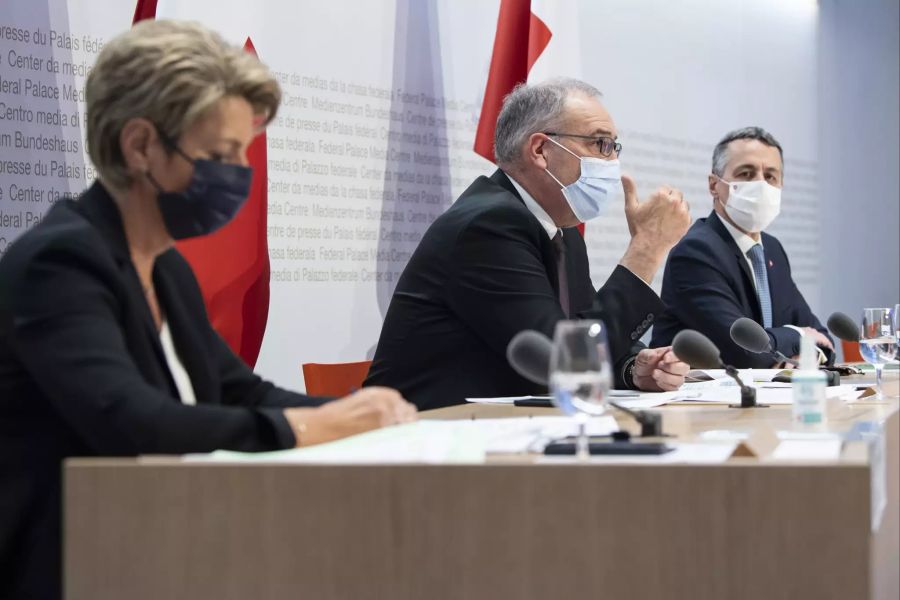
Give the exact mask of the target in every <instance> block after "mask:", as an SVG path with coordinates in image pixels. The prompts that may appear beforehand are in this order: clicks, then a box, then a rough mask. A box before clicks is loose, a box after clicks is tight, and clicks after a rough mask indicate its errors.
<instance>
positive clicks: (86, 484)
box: [64, 403, 900, 600]
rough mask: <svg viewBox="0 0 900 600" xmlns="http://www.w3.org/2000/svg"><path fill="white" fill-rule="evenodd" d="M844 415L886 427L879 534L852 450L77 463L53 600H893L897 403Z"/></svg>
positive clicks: (772, 417) (703, 413) (898, 578)
mask: <svg viewBox="0 0 900 600" xmlns="http://www.w3.org/2000/svg"><path fill="white" fill-rule="evenodd" d="M463 410H470V408H467V407H461V408H459V409H458V411H463ZM689 410H690V409H678V408H674V409H668V408H667V409H665V415H666V418H667V419H668V418H669V416H670V415H671V416H672V419H671V422H672V423H675V424H677V423H678V422H679V419H680V420H682V421H684V420H687V422H689V423H698V424H699V423H702V424H703V425H704V426H710V425H711V424H712V423H713V422H714V421H715V419H716V418H719V419H741V420H743V421H742V422H743V424H747V423H748V422H753V419H752V418H751V419H749V420H748V417H747V416H746V415H747V414H749V413H746V412H743V413H742V411H732V412H731V413H728V412H723V411H725V410H727V409H720V410H719V412H718V415H719V416H718V417H715V414H716V413H715V411H713V409H707V410H702V409H701V410H695V411H693V412H694V413H696V416H693V417H692V416H690V413H689V412H682V413H670V412H669V411H689ZM766 410H770V411H772V412H766V413H761V414H760V415H759V418H760V419H763V420H764V421H771V422H773V423H775V422H779V421H782V420H783V418H784V415H782V416H780V417H779V416H778V414H776V411H783V410H784V409H781V408H779V409H775V408H773V409H766ZM787 410H788V411H789V408H788V409H787ZM854 410H855V411H856V413H855V414H854V415H853V418H851V419H850V420H854V419H855V418H859V419H872V418H886V422H885V426H886V444H887V448H886V450H887V451H886V473H887V508H886V510H885V512H884V516H883V519H882V522H881V526H880V528H879V529H878V531H877V532H875V533H873V532H872V531H871V514H870V505H871V496H870V489H871V465H870V464H869V460H868V458H867V457H866V452H865V451H864V449H863V452H859V448H855V449H854V448H849V449H848V451H845V453H844V457H842V458H841V459H840V460H839V461H835V462H832V463H814V464H812V463H811V464H774V463H768V462H765V461H759V460H757V459H755V458H747V459H732V460H731V461H729V462H727V463H725V464H720V465H711V466H704V465H598V464H586V465H579V464H567V465H546V464H534V463H531V462H527V461H525V462H510V461H500V462H489V463H488V464H484V465H376V466H325V465H321V466H320V465H287V464H262V465H260V464H209V463H182V462H181V461H179V460H177V459H157V460H146V459H143V460H136V459H130V460H125V459H121V460H104V459H73V460H70V461H68V462H67V464H66V467H65V574H64V576H65V589H66V597H67V598H69V599H71V600H81V599H90V600H102V599H106V598H109V599H116V600H119V599H122V598H129V599H131V600H139V599H143V598H147V599H150V598H153V599H159V598H167V599H169V598H171V599H176V598H183V599H192V600H193V599H206V598H210V599H216V600H226V599H235V600H237V599H240V600H244V599H249V598H253V599H260V600H262V599H269V598H272V599H274V598H291V597H296V598H312V599H317V600H318V599H331V598H336V599H337V598H340V599H357V598H364V599H385V600H388V599H389V600H404V599H410V600H413V599H415V600H419V599H425V598H427V599H442V598H448V599H450V598H453V599H457V598H466V599H469V598H498V599H503V598H535V599H541V600H543V599H546V598H570V597H571V598H617V597H621V598H638V599H643V598H666V599H681V598H684V599H691V600H705V599H708V600H721V599H725V598H727V599H751V598H753V599H757V598H759V599H767V600H776V599H785V600H797V599H807V598H808V599H826V598H841V599H862V598H879V599H881V598H884V599H888V598H889V599H891V600H895V599H896V598H897V597H898V590H900V575H898V571H900V565H898V562H900V528H898V517H900V515H898V506H900V491H898V474H900V462H898V447H900V446H898V441H900V415H898V412H897V409H896V403H893V404H883V405H873V406H870V407H869V408H859V409H854ZM754 412H757V413H759V409H757V410H756V411H754ZM685 415H688V416H687V417H686V416H685ZM443 416H452V413H451V415H447V414H443ZM460 416H461V415H460ZM758 426H759V427H762V426H761V425H759V424H758ZM690 429H691V428H690V427H688V428H687V430H690Z"/></svg>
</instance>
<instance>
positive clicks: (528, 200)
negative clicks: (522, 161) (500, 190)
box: [504, 171, 559, 240]
mask: <svg viewBox="0 0 900 600" xmlns="http://www.w3.org/2000/svg"><path fill="white" fill-rule="evenodd" d="M504 173H506V172H505V171H504ZM506 176H507V177H508V178H509V180H510V181H511V182H512V184H513V186H514V187H515V188H516V191H517V192H519V196H521V198H522V202H524V203H525V207H526V208H527V209H528V210H529V211H531V214H533V215H534V216H535V218H536V219H537V220H538V221H539V222H540V223H541V226H542V227H543V228H544V230H545V231H546V232H547V235H549V236H550V239H551V240H552V239H553V238H554V237H556V232H557V231H559V227H557V226H556V223H554V222H553V219H551V218H550V215H548V214H547V211H545V210H544V209H543V207H542V206H541V205H540V204H538V203H537V200H535V199H534V198H533V197H532V196H531V194H529V193H528V192H527V191H525V188H523V187H522V186H521V185H519V182H518V181H516V180H515V179H513V178H512V177H511V176H510V174H509V173H506Z"/></svg>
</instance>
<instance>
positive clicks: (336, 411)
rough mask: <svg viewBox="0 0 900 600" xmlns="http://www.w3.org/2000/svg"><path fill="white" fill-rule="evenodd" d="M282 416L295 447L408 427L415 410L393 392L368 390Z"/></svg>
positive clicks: (286, 412)
mask: <svg viewBox="0 0 900 600" xmlns="http://www.w3.org/2000/svg"><path fill="white" fill-rule="evenodd" d="M284 416H285V418H286V419H287V420H288V422H289V423H290V425H291V428H292V429H293V430H294V432H295V436H296V438H297V446H298V447H299V446H312V445H313V444H321V443H324V442H331V441H334V440H339V439H341V438H345V437H347V436H351V435H356V434H357V433H363V432H366V431H370V430H372V429H378V428H380V427H386V426H388V425H396V424H399V423H409V422H412V421H415V420H416V419H417V418H418V416H417V413H416V407H415V406H413V405H412V404H410V403H409V402H407V401H406V400H404V399H403V396H401V395H400V393H399V392H397V391H396V390H393V389H390V388H385V387H367V388H363V389H361V390H359V391H358V392H355V393H353V394H350V395H349V396H346V397H344V398H340V399H338V400H333V401H331V402H328V403H327V404H323V405H322V406H318V407H316V408H299V407H298V408H287V409H285V411H284Z"/></svg>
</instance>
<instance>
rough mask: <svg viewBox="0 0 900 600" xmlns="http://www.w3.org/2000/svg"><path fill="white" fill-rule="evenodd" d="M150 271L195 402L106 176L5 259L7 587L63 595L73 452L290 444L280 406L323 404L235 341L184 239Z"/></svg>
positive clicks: (0, 339)
mask: <svg viewBox="0 0 900 600" xmlns="http://www.w3.org/2000/svg"><path fill="white" fill-rule="evenodd" d="M153 281H154V286H155V288H156V291H157V296H158V298H159V301H160V304H161V306H162V308H163V310H164V312H165V315H166V319H167V320H168V323H169V326H170V328H171V332H172V336H173V340H174V343H175V347H176V349H177V352H178V355H179V357H180V359H181V361H182V363H183V364H184V367H185V369H186V371H187V372H188V374H189V375H190V377H191V382H192V384H193V388H194V394H195V396H196V400H197V405H196V406H187V405H184V404H182V403H181V401H180V399H179V396H178V392H177V389H176V387H175V384H174V381H173V379H172V376H171V374H170V373H169V369H168V367H167V365H166V361H165V357H164V355H163V351H162V347H161V345H160V342H159V334H158V333H157V331H156V328H155V325H154V323H153V319H152V317H151V314H150V310H149V308H148V306H147V303H146V301H145V299H144V292H143V289H142V287H141V284H140V282H139V280H138V277H137V273H136V271H135V270H134V267H133V266H132V263H131V260H130V257H129V252H128V248H127V245H126V241H125V235H124V232H123V228H122V222H121V219H120V217H119V212H118V209H117V208H116V206H115V204H114V203H113V200H112V199H111V198H110V196H109V195H108V194H107V192H106V190H105V189H104V188H103V187H102V186H101V185H99V184H94V185H93V187H91V188H90V189H89V190H88V191H87V192H85V194H84V195H83V196H82V197H81V198H80V199H79V200H78V201H73V200H63V201H60V202H59V203H57V204H56V205H55V206H54V207H53V208H52V209H51V210H50V211H49V212H48V213H47V215H46V216H45V217H44V220H43V221H42V222H41V223H40V224H38V225H37V226H36V227H34V228H32V229H31V230H30V231H28V232H26V233H25V234H24V235H23V236H22V237H21V238H20V239H19V240H18V241H17V242H16V243H14V244H13V245H12V246H11V247H10V248H9V250H8V252H7V253H6V255H5V256H4V257H3V259H2V260H0V597H3V598H7V597H20V596H27V593H31V594H33V596H34V597H38V598H44V597H47V598H51V597H58V596H59V595H60V591H59V575H60V569H61V566H60V530H59V529H60V512H61V506H60V469H61V462H62V460H63V459H64V458H65V457H69V456H130V455H136V454H180V453H185V452H208V451H212V450H216V449H219V448H226V449H232V450H245V451H255V450H274V449H278V448H288V447H291V446H293V444H294V435H293V433H292V431H291V429H290V426H289V425H288V423H287V421H286V420H285V419H284V417H283V416H282V408H283V407H286V406H295V405H316V404H320V403H321V402H322V400H321V399H315V398H309V397H307V396H302V395H299V394H294V393H291V392H287V391H284V390H281V389H278V388H276V387H275V386H273V385H272V384H271V383H267V382H265V381H263V380H262V379H260V378H259V377H257V376H256V375H254V374H253V372H252V371H251V370H250V369H249V368H248V367H247V366H246V365H245V364H244V363H243V362H242V361H241V360H240V359H239V358H238V357H236V356H235V355H234V354H233V353H232V352H231V350H230V349H229V348H228V346H227V345H226V344H225V343H224V341H223V340H222V339H221V338H220V337H219V336H218V335H217V334H216V332H215V331H214V330H213V329H212V327H211V326H210V324H209V320H208V319H207V316H206V312H205V309H204V305H203V299H202V296H201V294H200V289H199V287H198V286H197V282H196V280H195V279H194V275H193V273H192V272H191V269H190V267H189V266H188V264H187V262H186V261H185V260H184V258H182V256H181V255H180V254H179V253H178V252H177V251H176V250H174V249H173V250H169V251H168V252H166V253H165V254H163V255H161V256H160V257H159V258H158V259H157V261H156V264H155V267H154V270H153ZM27 597H31V596H27Z"/></svg>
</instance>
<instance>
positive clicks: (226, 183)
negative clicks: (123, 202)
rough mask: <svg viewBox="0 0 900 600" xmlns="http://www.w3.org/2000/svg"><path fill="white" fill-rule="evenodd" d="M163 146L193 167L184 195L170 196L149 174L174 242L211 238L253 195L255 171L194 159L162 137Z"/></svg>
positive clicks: (148, 176) (178, 193)
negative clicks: (251, 193)
mask: <svg viewBox="0 0 900 600" xmlns="http://www.w3.org/2000/svg"><path fill="white" fill-rule="evenodd" d="M160 138H161V139H162V140H163V143H164V144H165V145H167V146H169V147H170V148H172V149H173V150H174V151H175V152H176V153H178V155H179V156H181V157H182V158H184V159H185V160H186V161H188V162H189V163H191V164H192V165H193V166H194V174H193V175H192V176H191V182H190V184H188V187H187V189H185V190H184V191H183V192H167V191H164V190H163V189H162V186H160V185H159V183H157V181H156V180H155V179H154V178H153V176H152V175H150V172H149V171H148V172H147V179H149V180H150V183H152V184H153V185H154V187H156V189H157V190H158V191H159V193H158V195H157V197H156V201H157V204H158V205H159V212H160V213H161V214H162V218H163V222H164V223H165V225H166V229H167V230H168V232H169V235H171V236H172V238H173V239H176V240H183V239H185V238H191V237H197V236H201V235H207V234H210V233H212V232H214V231H216V230H217V229H219V228H221V227H222V226H224V225H225V224H227V223H228V222H229V221H231V219H233V218H234V216H235V215H236V214H237V213H238V212H239V211H240V210H241V207H242V206H244V202H246V201H247V196H248V195H249V193H250V182H251V181H252V179H253V169H251V168H250V167H244V166H241V165H230V164H226V163H221V162H217V161H214V160H206V159H200V158H197V159H192V158H191V157H189V156H188V155H187V154H185V153H184V152H183V151H182V150H181V149H180V148H178V146H177V145H175V143H174V142H171V141H170V140H167V139H166V138H164V137H163V136H162V135H160Z"/></svg>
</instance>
